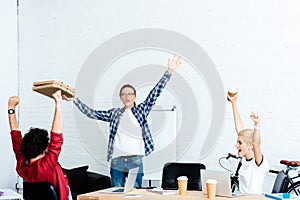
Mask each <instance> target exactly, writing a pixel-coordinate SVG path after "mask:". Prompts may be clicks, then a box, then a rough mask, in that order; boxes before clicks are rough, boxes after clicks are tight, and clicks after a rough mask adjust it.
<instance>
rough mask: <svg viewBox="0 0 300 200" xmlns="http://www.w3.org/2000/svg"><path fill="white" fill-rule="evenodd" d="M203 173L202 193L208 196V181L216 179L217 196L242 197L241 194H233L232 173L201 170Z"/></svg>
mask: <svg viewBox="0 0 300 200" xmlns="http://www.w3.org/2000/svg"><path fill="white" fill-rule="evenodd" d="M200 173H201V183H202V191H203V192H204V194H207V190H206V184H205V183H206V180H207V179H215V180H216V181H217V191H216V195H217V196H223V197H236V196H241V195H243V194H241V193H232V192H231V183H230V182H231V181H230V172H228V171H219V170H200Z"/></svg>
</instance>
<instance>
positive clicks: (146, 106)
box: [74, 72, 172, 161]
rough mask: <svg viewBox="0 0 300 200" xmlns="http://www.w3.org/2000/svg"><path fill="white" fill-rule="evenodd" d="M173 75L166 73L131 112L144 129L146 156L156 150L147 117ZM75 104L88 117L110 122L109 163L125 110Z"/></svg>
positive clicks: (76, 99)
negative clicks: (101, 108) (94, 108)
mask: <svg viewBox="0 0 300 200" xmlns="http://www.w3.org/2000/svg"><path fill="white" fill-rule="evenodd" d="M171 75H172V74H171V73H168V72H165V73H164V75H163V77H162V78H161V79H160V80H159V81H158V83H157V84H156V86H155V87H154V88H153V89H152V90H151V91H150V93H149V94H148V96H147V98H146V99H145V100H144V101H143V102H142V103H140V104H138V105H137V106H134V107H133V108H131V111H132V113H133V115H134V116H135V118H136V119H137V121H138V123H139V124H140V126H141V128H142V135H143V140H144V144H145V155H146V156H147V155H149V154H150V153H151V152H152V151H153V150H154V143H153V139H152V135H151V133H150V129H149V125H148V122H147V116H148V114H149V112H150V111H151V109H152V107H153V106H154V105H155V102H156V99H157V97H159V95H160V94H161V92H162V91H163V89H164V87H165V86H166V84H167V82H168V81H169V80H170V77H171ZM74 104H75V105H76V106H77V108H78V109H79V110H80V111H81V112H82V113H83V114H85V115H86V116H88V117H90V118H92V119H97V120H102V121H105V122H109V141H108V148H107V161H109V160H110V159H111V158H112V154H113V151H114V148H113V147H114V142H115V136H116V133H117V130H118V126H119V122H120V117H121V115H122V114H123V112H124V111H125V108H112V109H110V110H105V111H104V110H93V109H91V108H89V107H88V106H87V105H85V104H84V103H82V102H81V101H80V100H79V99H78V98H75V99H74Z"/></svg>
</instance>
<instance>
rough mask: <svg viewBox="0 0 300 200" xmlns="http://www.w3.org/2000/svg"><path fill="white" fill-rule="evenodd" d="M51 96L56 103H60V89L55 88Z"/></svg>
mask: <svg viewBox="0 0 300 200" xmlns="http://www.w3.org/2000/svg"><path fill="white" fill-rule="evenodd" d="M52 97H53V98H54V100H55V102H56V103H59V104H60V103H61V102H62V96H61V90H57V91H56V92H54V93H53V94H52Z"/></svg>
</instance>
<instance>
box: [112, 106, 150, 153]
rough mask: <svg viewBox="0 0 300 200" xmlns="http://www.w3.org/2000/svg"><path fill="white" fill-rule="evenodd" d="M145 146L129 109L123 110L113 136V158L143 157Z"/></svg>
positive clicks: (140, 130) (139, 129) (138, 127)
mask: <svg viewBox="0 0 300 200" xmlns="http://www.w3.org/2000/svg"><path fill="white" fill-rule="evenodd" d="M144 154H145V146H144V141H143V137H142V128H141V126H140V125H139V123H138V121H137V119H136V118H135V116H134V115H133V113H132V112H131V109H125V111H124V113H123V115H122V116H121V119H120V123H119V127H118V131H117V133H116V136H115V142H114V153H113V155H112V157H113V158H116V157H119V156H129V155H144Z"/></svg>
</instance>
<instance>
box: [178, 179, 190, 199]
mask: <svg viewBox="0 0 300 200" xmlns="http://www.w3.org/2000/svg"><path fill="white" fill-rule="evenodd" d="M177 181H178V190H179V195H185V194H186V191H187V182H188V178H187V177H186V176H179V177H178V178H177Z"/></svg>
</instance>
